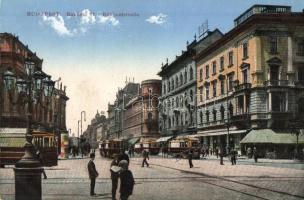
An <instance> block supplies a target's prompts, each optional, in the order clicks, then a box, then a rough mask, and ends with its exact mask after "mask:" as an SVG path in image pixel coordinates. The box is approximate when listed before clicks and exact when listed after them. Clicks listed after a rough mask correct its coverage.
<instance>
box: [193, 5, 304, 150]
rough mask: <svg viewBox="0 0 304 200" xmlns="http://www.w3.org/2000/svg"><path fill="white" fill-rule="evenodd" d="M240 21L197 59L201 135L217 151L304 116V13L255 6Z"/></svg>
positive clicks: (288, 9)
mask: <svg viewBox="0 0 304 200" xmlns="http://www.w3.org/2000/svg"><path fill="white" fill-rule="evenodd" d="M234 22H235V27H234V28H233V29H232V30H230V31H229V32H228V33H226V34H225V35H224V36H223V37H222V38H221V39H220V40H218V41H217V42H215V43H214V44H212V45H211V46H209V47H208V48H206V49H205V50H204V51H202V52H201V53H199V54H198V55H197V56H196V63H197V73H198V74H199V75H198V76H197V90H198V112H197V118H198V125H197V128H198V137H201V139H202V141H203V142H204V143H205V144H207V145H209V146H210V147H211V148H213V149H214V148H216V147H232V148H236V149H240V141H241V140H242V138H243V137H244V136H245V135H246V134H247V133H248V132H251V131H252V130H253V129H271V130H273V131H282V130H286V128H288V127H287V125H288V124H287V123H288V121H289V120H290V119H292V118H293V117H295V116H298V115H301V116H303V114H304V110H303V108H304V104H303V102H304V101H303V99H304V90H303V89H304V88H303V79H304V73H303V72H304V63H303V61H304V51H303V49H304V42H303V41H304V40H303V39H304V13H294V12H291V7H288V6H265V5H254V6H252V7H251V8H249V9H248V10H247V11H245V12H244V13H243V14H241V15H240V16H239V17H238V18H236V19H235V21H234Z"/></svg>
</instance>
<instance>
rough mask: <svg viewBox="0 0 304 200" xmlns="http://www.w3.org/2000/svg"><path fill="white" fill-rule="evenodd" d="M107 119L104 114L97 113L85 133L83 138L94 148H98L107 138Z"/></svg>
mask: <svg viewBox="0 0 304 200" xmlns="http://www.w3.org/2000/svg"><path fill="white" fill-rule="evenodd" d="M107 122H108V121H107V118H106V116H105V115H104V113H102V112H100V113H99V112H98V111H97V113H96V115H95V117H94V118H93V119H92V120H91V124H89V125H88V127H87V129H86V130H85V131H84V132H83V137H84V138H85V141H86V142H89V144H90V145H91V147H92V148H97V147H98V142H99V141H101V140H102V139H103V138H106V134H107V126H108V124H107Z"/></svg>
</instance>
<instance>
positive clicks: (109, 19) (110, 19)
mask: <svg viewBox="0 0 304 200" xmlns="http://www.w3.org/2000/svg"><path fill="white" fill-rule="evenodd" d="M98 22H99V23H100V24H112V25H113V26H117V25H118V24H119V21H118V20H117V19H116V18H115V17H114V16H113V15H109V16H99V21H98Z"/></svg>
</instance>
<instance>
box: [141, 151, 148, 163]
mask: <svg viewBox="0 0 304 200" xmlns="http://www.w3.org/2000/svg"><path fill="white" fill-rule="evenodd" d="M142 155H143V161H142V165H141V167H144V166H145V164H146V165H147V167H149V163H148V161H147V159H148V160H149V152H148V151H147V150H146V149H144V150H143V152H142Z"/></svg>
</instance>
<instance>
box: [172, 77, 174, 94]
mask: <svg viewBox="0 0 304 200" xmlns="http://www.w3.org/2000/svg"><path fill="white" fill-rule="evenodd" d="M171 90H172V91H173V90H174V80H173V78H172V80H171Z"/></svg>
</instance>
